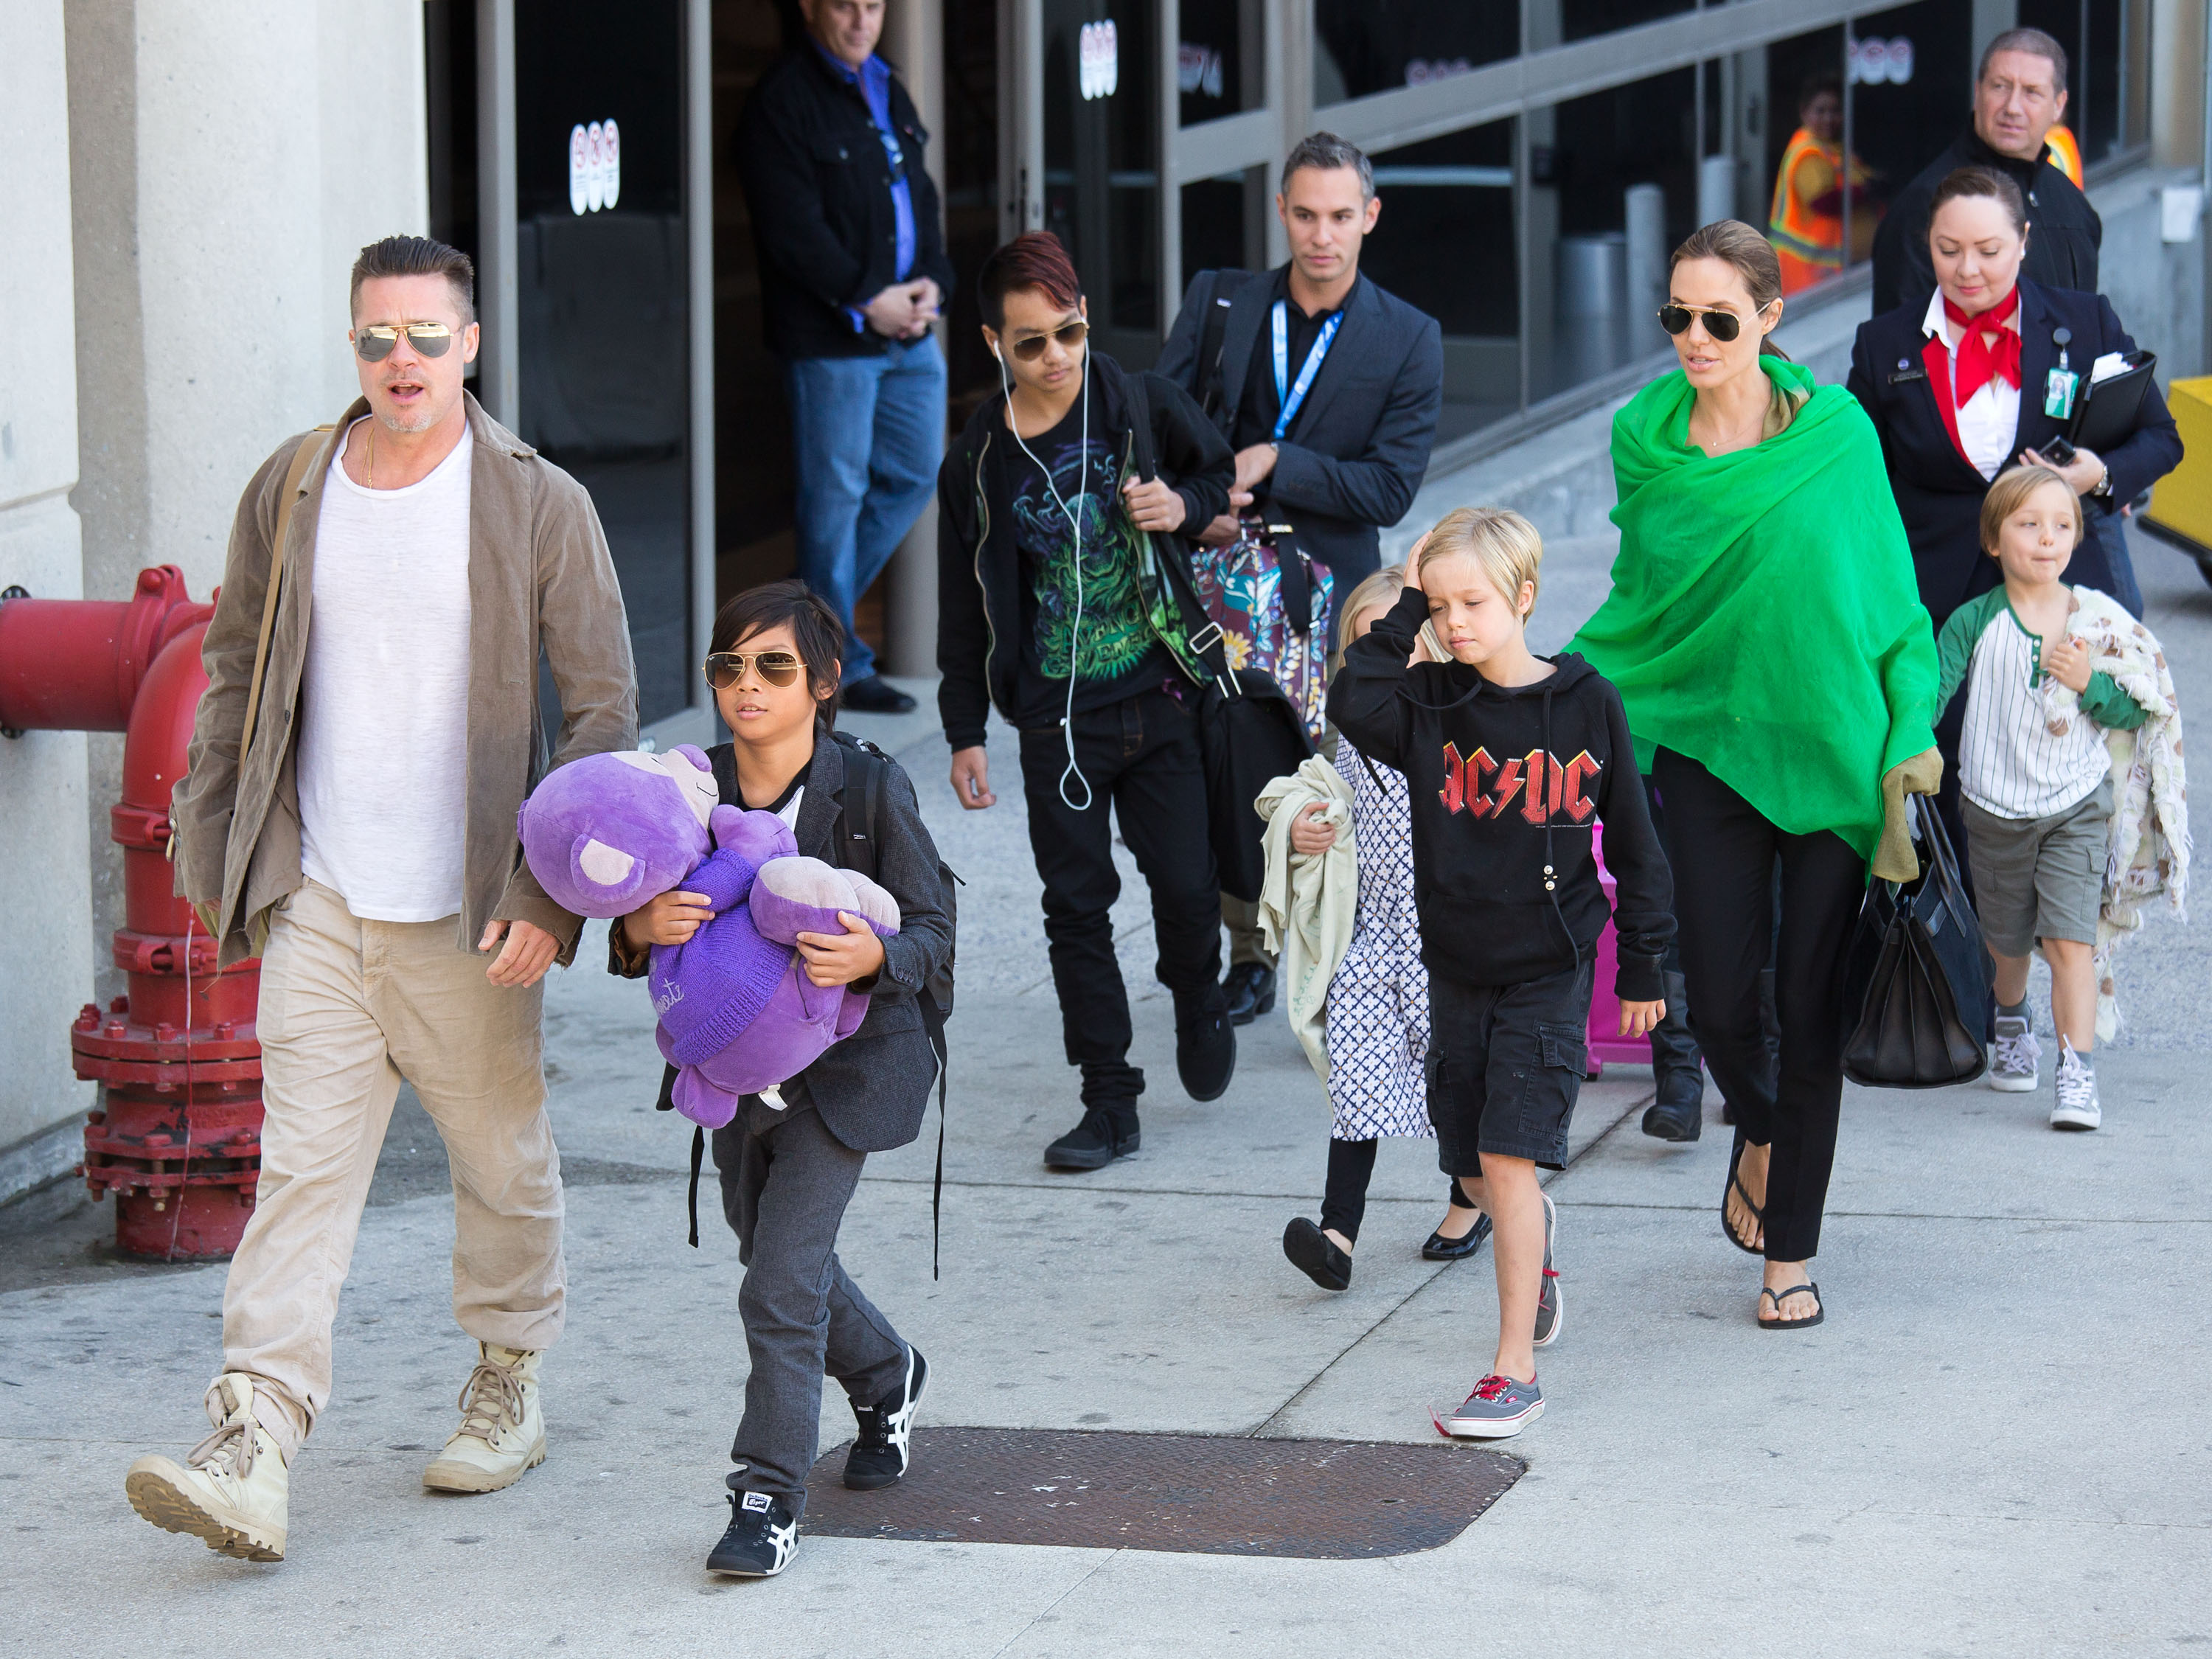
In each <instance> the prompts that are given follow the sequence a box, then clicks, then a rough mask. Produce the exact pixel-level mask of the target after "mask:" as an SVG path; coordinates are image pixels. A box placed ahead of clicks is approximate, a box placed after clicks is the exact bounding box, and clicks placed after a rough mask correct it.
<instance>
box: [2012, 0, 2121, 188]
mask: <svg viewBox="0 0 2212 1659" xmlns="http://www.w3.org/2000/svg"><path fill="white" fill-rule="evenodd" d="M2127 9H2129V8H2128V7H2127V6H2126V5H2125V4H2124V0H2021V5H2020V23H2021V27H2023V28H2037V29H2041V30H2042V31H2043V32H2044V33H2045V34H2048V35H2050V36H2051V38H2052V39H2053V40H2057V42H2058V44H2059V45H2060V46H2063V47H2064V48H2065V51H2066V57H2067V60H2068V61H2067V75H2066V119H2065V125H2066V126H2067V128H2068V129H2069V131H2071V132H2072V133H2073V134H2074V137H2075V143H2077V144H2078V145H2079V146H2080V147H2081V159H2082V161H2084V162H2085V163H2086V162H2090V161H2101V160H2102V159H2103V158H2104V157H2106V156H2107V155H2111V154H2112V151H2113V150H2114V149H2118V147H2119V143H2120V130H2121V129H2120V117H2121V113H2122V99H2123V96H2124V88H2123V87H2122V86H2121V81H2122V79H2123V76H2124V56H2123V53H2122V52H2121V44H2120V43H2121V39H2122V35H2123V33H2124V25H2125V23H2126V21H2127V20H2126V18H2125V16H2124V13H2125V12H2126V11H2127Z"/></svg>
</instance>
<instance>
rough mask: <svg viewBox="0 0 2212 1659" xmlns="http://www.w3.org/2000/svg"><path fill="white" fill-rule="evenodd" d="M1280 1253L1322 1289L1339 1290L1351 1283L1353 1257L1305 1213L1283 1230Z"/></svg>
mask: <svg viewBox="0 0 2212 1659" xmlns="http://www.w3.org/2000/svg"><path fill="white" fill-rule="evenodd" d="M1283 1254H1284V1255H1286V1256H1288V1257H1290V1259H1291V1266H1292V1267H1296V1268H1297V1270H1298V1271H1299V1272H1300V1273H1304V1275H1305V1276H1306V1277H1307V1278H1308V1279H1311V1280H1313V1282H1314V1283H1315V1284H1316V1285H1320V1286H1321V1287H1322V1289H1323V1290H1324V1291H1341V1290H1345V1289H1347V1288H1348V1287H1349V1286H1350V1285H1351V1284H1352V1258H1351V1257H1350V1256H1348V1255H1345V1253H1344V1252H1343V1251H1342V1250H1340V1249H1337V1248H1336V1245H1335V1243H1334V1242H1333V1241H1332V1240H1331V1239H1330V1237H1329V1236H1328V1234H1327V1233H1325V1232H1323V1231H1322V1230H1321V1229H1320V1228H1318V1227H1316V1226H1315V1225H1313V1223H1312V1222H1310V1221H1309V1220H1307V1219H1306V1218H1304V1216H1300V1217H1298V1218H1297V1219H1296V1220H1294V1221H1292V1222H1291V1225H1289V1226H1287V1227H1285V1228H1284V1229H1283Z"/></svg>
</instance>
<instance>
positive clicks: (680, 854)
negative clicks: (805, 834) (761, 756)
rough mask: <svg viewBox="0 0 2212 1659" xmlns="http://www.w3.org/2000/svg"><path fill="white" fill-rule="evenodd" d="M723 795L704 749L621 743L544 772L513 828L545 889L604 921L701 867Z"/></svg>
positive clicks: (578, 911) (570, 907) (566, 907)
mask: <svg viewBox="0 0 2212 1659" xmlns="http://www.w3.org/2000/svg"><path fill="white" fill-rule="evenodd" d="M720 799H721V795H720V792H719V791H718V790H717V789H716V788H715V787H714V768H713V767H712V766H711V765H710V764H709V763H708V760H707V756H706V752H705V751H704V750H700V749H696V748H694V747H693V746H692V745H691V744H688V743H687V744H679V745H678V747H676V748H674V749H671V750H668V751H667V752H666V753H665V754H659V755H650V754H647V753H645V752H643V751H642V750H635V749H626V750H616V751H613V752H611V753H608V754H603V755H586V756H585V757H583V758H582V759H580V760H572V761H570V762H569V763H568V764H567V765H566V766H562V767H558V768H556V769H554V770H553V771H551V772H549V773H548V774H546V775H545V778H544V781H542V782H540V783H539V784H538V787H537V788H535V789H533V790H532V791H531V793H530V799H528V800H526V801H525V802H523V803H522V811H521V812H520V815H519V816H518V817H517V821H516V829H518V830H519V831H520V835H521V837H522V854H523V857H524V858H526V859H527V860H529V863H530V870H531V873H532V875H534V876H536V877H537V878H538V885H540V886H541V887H543V888H544V890H545V892H546V896H548V897H550V899H551V900H552V901H553V902H554V903H556V904H557V905H559V906H560V907H561V908H562V909H564V910H573V911H574V912H575V913H576V914H577V915H580V916H597V917H599V918H600V919H602V920H605V919H607V918H609V917H613V916H626V915H629V913H630V912H631V911H633V910H635V909H636V908H638V907H639V906H640V905H641V904H644V903H647V902H649V901H651V900H653V899H655V898H658V897H659V896H660V895H661V894H663V893H665V892H666V891H667V890H669V889H670V888H671V887H673V886H675V885H676V884H678V882H680V881H682V880H683V879H684V878H685V877H686V876H688V875H690V873H691V872H693V871H694V870H696V869H697V868H698V867H699V861H700V860H702V859H703V858H705V857H706V856H707V848H708V844H709V843H708V839H707V820H708V815H709V814H711V813H712V812H713V811H714V805H715V803H716V802H717V801H719V800H720ZM793 850H796V849H795V848H794V849H793Z"/></svg>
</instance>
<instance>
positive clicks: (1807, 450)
mask: <svg viewBox="0 0 2212 1659" xmlns="http://www.w3.org/2000/svg"><path fill="white" fill-rule="evenodd" d="M1759 363H1760V367H1761V368H1764V369H1765V371H1766V373H1767V374H1768V376H1769V377H1770V378H1771V380H1773V381H1774V382H1775V384H1776V385H1777V386H1778V387H1780V388H1781V389H1782V390H1783V391H1784V392H1788V393H1790V394H1792V395H1793V396H1799V397H1806V394H1809V396H1808V397H1806V401H1805V402H1803V403H1802V405H1801V406H1800V407H1799V409H1798V410H1797V413H1796V418H1795V419H1794V420H1792V421H1791V422H1790V425H1789V426H1788V427H1787V428H1785V429H1784V430H1783V431H1782V432H1780V433H1778V434H1777V435H1775V436H1773V437H1771V438H1769V439H1767V440H1766V441H1765V442H1764V443H1761V444H1758V445H1755V446H1753V447H1751V448H1749V449H1741V450H1738V451H1736V452H1735V453H1733V454H1728V455H1723V456H1719V457H1717V458H1714V457H1709V456H1707V455H1706V454H1705V452H1704V451H1703V450H1701V449H1699V448H1697V447H1694V446H1692V444H1691V443H1690V441H1689V423H1690V408H1691V405H1692V403H1693V402H1694V401H1695V400H1696V396H1697V394H1696V392H1694V391H1693V390H1692V387H1691V386H1690V383H1689V381H1688V380H1687V378H1686V376H1685V375H1684V374H1682V372H1681V371H1680V369H1677V370H1675V371H1674V373H1672V374H1667V375H1663V376H1662V377H1661V378H1660V379H1659V380H1655V381H1653V382H1652V383H1651V384H1650V386H1646V387H1644V390H1643V391H1642V392H1638V393H1637V395H1636V396H1635V397H1634V398H1632V399H1630V401H1629V403H1628V405H1627V407H1626V408H1625V409H1623V410H1621V411H1620V414H1618V415H1616V416H1614V417H1613V477H1614V480H1615V483H1616V484H1617V485H1618V489H1619V494H1620V505H1619V506H1618V507H1614V508H1613V522H1614V523H1615V524H1617V525H1619V526H1620V556H1619V557H1618V558H1617V559H1616V560H1614V562H1613V592H1612V593H1611V594H1610V595H1609V596H1608V597H1607V599H1606V601H1605V603H1604V604H1603V605H1600V606H1599V607H1598V610H1597V613H1596V615H1595V616H1593V617H1591V618H1590V619H1589V621H1588V622H1587V623H1583V629H1582V632H1581V633H1579V634H1578V635H1576V636H1575V640H1574V642H1573V643H1572V644H1571V645H1570V646H1569V647H1567V648H1568V649H1569V650H1571V651H1579V652H1581V653H1583V656H1585V657H1586V658H1588V659H1589V661H1590V663H1591V664H1592V665H1593V666H1595V668H1596V669H1597V671H1599V672H1600V673H1601V674H1603V675H1604V676H1606V678H1608V679H1610V680H1611V681H1612V682H1613V684H1615V685H1616V686H1618V687H1619V688H1620V696H1621V701H1622V702H1624V703H1625V704H1626V706H1627V709H1628V726H1629V730H1630V731H1631V732H1632V733H1633V734H1634V736H1635V738H1636V758H1637V763H1638V765H1639V766H1641V767H1643V768H1644V770H1645V771H1646V772H1649V771H1650V765H1651V755H1652V751H1653V750H1654V749H1655V748H1657V747H1661V746H1663V747H1665V748H1668V749H1672V750H1674V751H1675V752H1676V753H1677V754H1681V755H1687V756H1689V757H1691V758H1692V759H1693V760H1697V761H1699V762H1701V763H1703V764H1704V765H1705V767H1706V768H1707V769H1710V770H1711V772H1712V773H1713V775H1715V776H1717V777H1718V778H1719V779H1721V780H1722V781H1723V782H1724V783H1726V784H1728V785H1729V787H1731V788H1733V789H1734V790H1735V791H1736V793H1738V794H1740V795H1741V796H1742V797H1743V798H1744V799H1746V800H1747V801H1749V802H1750V803H1751V804H1752V805H1753V806H1755V807H1757V808H1758V809H1759V811H1761V812H1762V813H1764V814H1765V816H1766V817H1767V818H1768V819H1769V820H1771V822H1772V823H1774V824H1775V825H1776V827H1777V828H1778V829H1784V830H1787V831H1790V832H1791V833H1793V834H1806V833H1808V832H1811V831H1814V830H1819V829H1832V830H1834V831H1835V832H1836V833H1837V834H1838V835H1839V836H1842V837H1843V838H1844V840H1845V841H1846V842H1850V845H1851V846H1852V847H1853V848H1855V849H1857V852H1858V854H1859V855H1860V856H1861V857H1862V858H1867V859H1871V858H1872V857H1873V854H1874V850H1875V842H1877V840H1878V839H1879V838H1880V836H1881V828H1882V790H1881V780H1882V775H1883V774H1884V773H1886V772H1887V771H1888V770H1889V769H1890V768H1892V767H1893V766H1896V765H1897V764H1899V763H1900V762H1903V761H1905V760H1908V759H1910V758H1911V757H1913V756H1915V755H1918V754H1920V753H1922V752H1923V751H1924V750H1929V749H1931V748H1933V747H1934V746H1935V743H1936V738H1935V735H1934V733H1933V732H1932V731H1931V730H1930V727H1929V721H1930V720H1931V718H1932V714H1933V704H1934V702H1935V697H1936V634H1935V629H1934V627H1933V625H1932V624H1931V623H1930V622H1929V617H1928V612H1927V611H1925V610H1924V609H1923V607H1922V605H1921V604H1920V597H1919V590H1918V587H1917V584H1916V582H1915V580H1914V578H1913V571H1912V551H1911V548H1910V546H1909V545H1908V544H1906V542H1905V526H1904V525H1903V523H1902V522H1901V521H1900V520H1899V518H1898V516H1897V504H1896V502H1895V501H1894V500H1893V498H1892V496H1891V495H1890V489H1889V479H1888V477H1887V474H1886V472H1885V471H1884V470H1883V467H1882V459H1881V442H1880V440H1878V439H1877V438H1876V437H1875V429H1874V426H1873V423H1872V422H1869V420H1868V419H1867V416H1866V412H1865V411H1864V410H1862V409H1861V408H1860V407H1859V404H1858V401H1857V399H1856V398H1853V397H1852V396H1851V395H1850V393H1849V392H1846V391H1844V388H1843V387H1841V386H1818V387H1816V386H1814V383H1813V376H1812V373H1811V371H1809V370H1808V369H1806V368H1802V367H1801V366H1799V365H1798V364H1796V363H1790V362H1783V361H1782V360H1780V359H1779V358H1774V357H1762V358H1761V359H1760V360H1759Z"/></svg>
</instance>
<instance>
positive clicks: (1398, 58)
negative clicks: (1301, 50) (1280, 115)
mask: <svg viewBox="0 0 2212 1659" xmlns="http://www.w3.org/2000/svg"><path fill="white" fill-rule="evenodd" d="M1531 3H1532V4H1533V3H1541V0H1531ZM1520 50H1521V5H1520V0H1314V54H1313V61H1314V88H1313V92H1314V104H1315V106H1316V108H1320V107H1324V106H1328V105H1330V104H1340V103H1342V102H1343V101H1344V100H1346V99H1347V98H1364V97H1366V96H1367V95H1368V94H1370V93H1376V92H1389V91H1393V90H1395V88H1399V87H1418V86H1424V85H1425V84H1427V83H1428V82H1431V81H1438V80H1444V79H1448V78H1449V77H1450V76H1455V75H1464V74H1465V73H1467V71H1468V70H1471V69H1474V68H1475V67H1476V66H1477V65H1478V64H1494V63H1496V62H1497V61H1498V59H1500V58H1510V57H1512V56H1514V54H1516V52H1519V51H1520Z"/></svg>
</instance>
